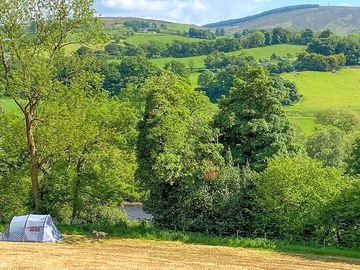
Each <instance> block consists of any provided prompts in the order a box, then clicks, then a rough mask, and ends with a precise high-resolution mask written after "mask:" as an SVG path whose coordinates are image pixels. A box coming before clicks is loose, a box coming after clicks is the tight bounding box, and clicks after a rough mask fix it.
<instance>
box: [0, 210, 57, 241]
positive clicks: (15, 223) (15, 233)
mask: <svg viewBox="0 0 360 270" xmlns="http://www.w3.org/2000/svg"><path fill="white" fill-rule="evenodd" d="M61 239H62V235H61V233H60V232H59V230H58V229H57V228H56V226H55V224H54V222H53V221H52V218H51V216H50V215H27V216H15V217H13V219H12V220H11V223H10V225H9V227H8V228H7V229H6V230H5V232H4V233H3V234H1V235H0V241H13V242H56V241H59V240H61Z"/></svg>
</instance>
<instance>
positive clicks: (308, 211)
mask: <svg viewBox="0 0 360 270" xmlns="http://www.w3.org/2000/svg"><path fill="white" fill-rule="evenodd" d="M347 182H348V178H347V177H344V176H343V175H342V171H341V170H339V169H336V168H327V167H323V165H322V164H321V163H320V162H318V161H315V160H313V159H311V158H309V157H307V156H303V155H298V156H295V157H284V156H282V157H281V156H277V157H275V158H274V159H272V160H271V161H270V162H269V166H268V168H267V169H266V170H265V171H264V172H263V173H261V174H260V176H259V178H258V180H257V190H258V192H259V197H258V203H259V204H260V206H261V207H262V211H263V212H262V213H261V214H260V215H259V216H258V219H257V220H258V226H259V228H261V229H262V230H263V232H265V233H267V235H269V236H272V237H280V238H283V239H287V240H295V239H304V238H305V239H307V240H309V239H313V240H317V239H316V238H314V236H315V235H316V234H317V232H318V230H319V227H321V225H322V224H321V222H320V220H321V218H320V217H321V215H322V210H323V206H324V205H325V204H327V203H329V202H330V201H331V200H332V199H333V198H334V197H336V196H338V195H339V194H340V192H341V191H342V189H343V188H344V186H345V185H346V183H347Z"/></svg>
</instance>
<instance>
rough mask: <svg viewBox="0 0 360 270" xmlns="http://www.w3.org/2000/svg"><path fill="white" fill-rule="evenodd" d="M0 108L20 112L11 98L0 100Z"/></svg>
mask: <svg viewBox="0 0 360 270" xmlns="http://www.w3.org/2000/svg"><path fill="white" fill-rule="evenodd" d="M0 106H1V107H3V108H4V109H5V110H7V111H12V112H14V111H20V110H19V108H18V106H17V105H16V104H15V102H14V101H13V100H12V99H11V98H0Z"/></svg>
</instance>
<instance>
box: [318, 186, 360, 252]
mask: <svg viewBox="0 0 360 270" xmlns="http://www.w3.org/2000/svg"><path fill="white" fill-rule="evenodd" d="M322 223H323V224H324V225H325V226H326V231H325V235H324V242H325V243H327V244H333V245H338V246H344V247H360V230H359V228H360V181H359V180H358V179H357V180H355V181H353V182H352V184H351V185H350V186H349V187H347V188H346V189H344V190H343V191H342V192H341V193H340V194H338V196H336V197H335V198H333V200H332V201H331V202H330V203H329V204H328V205H326V206H325V207H324V209H323V221H322Z"/></svg>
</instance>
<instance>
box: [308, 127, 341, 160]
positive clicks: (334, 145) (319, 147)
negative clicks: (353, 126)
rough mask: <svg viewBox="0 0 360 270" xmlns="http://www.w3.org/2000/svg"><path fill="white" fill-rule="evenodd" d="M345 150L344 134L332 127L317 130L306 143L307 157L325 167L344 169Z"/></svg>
mask: <svg viewBox="0 0 360 270" xmlns="http://www.w3.org/2000/svg"><path fill="white" fill-rule="evenodd" d="M347 148H348V144H347V142H346V137H345V134H344V132H343V131H341V130H339V129H337V128H334V127H332V128H324V129H320V130H318V131H317V132H316V133H315V134H313V135H312V136H311V137H310V138H309V139H308V140H307V142H306V149H307V152H308V154H309V156H310V157H312V158H314V159H317V160H319V161H322V162H323V163H324V164H325V165H326V166H334V167H344V165H345V159H346V155H347V150H348V149H347Z"/></svg>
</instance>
